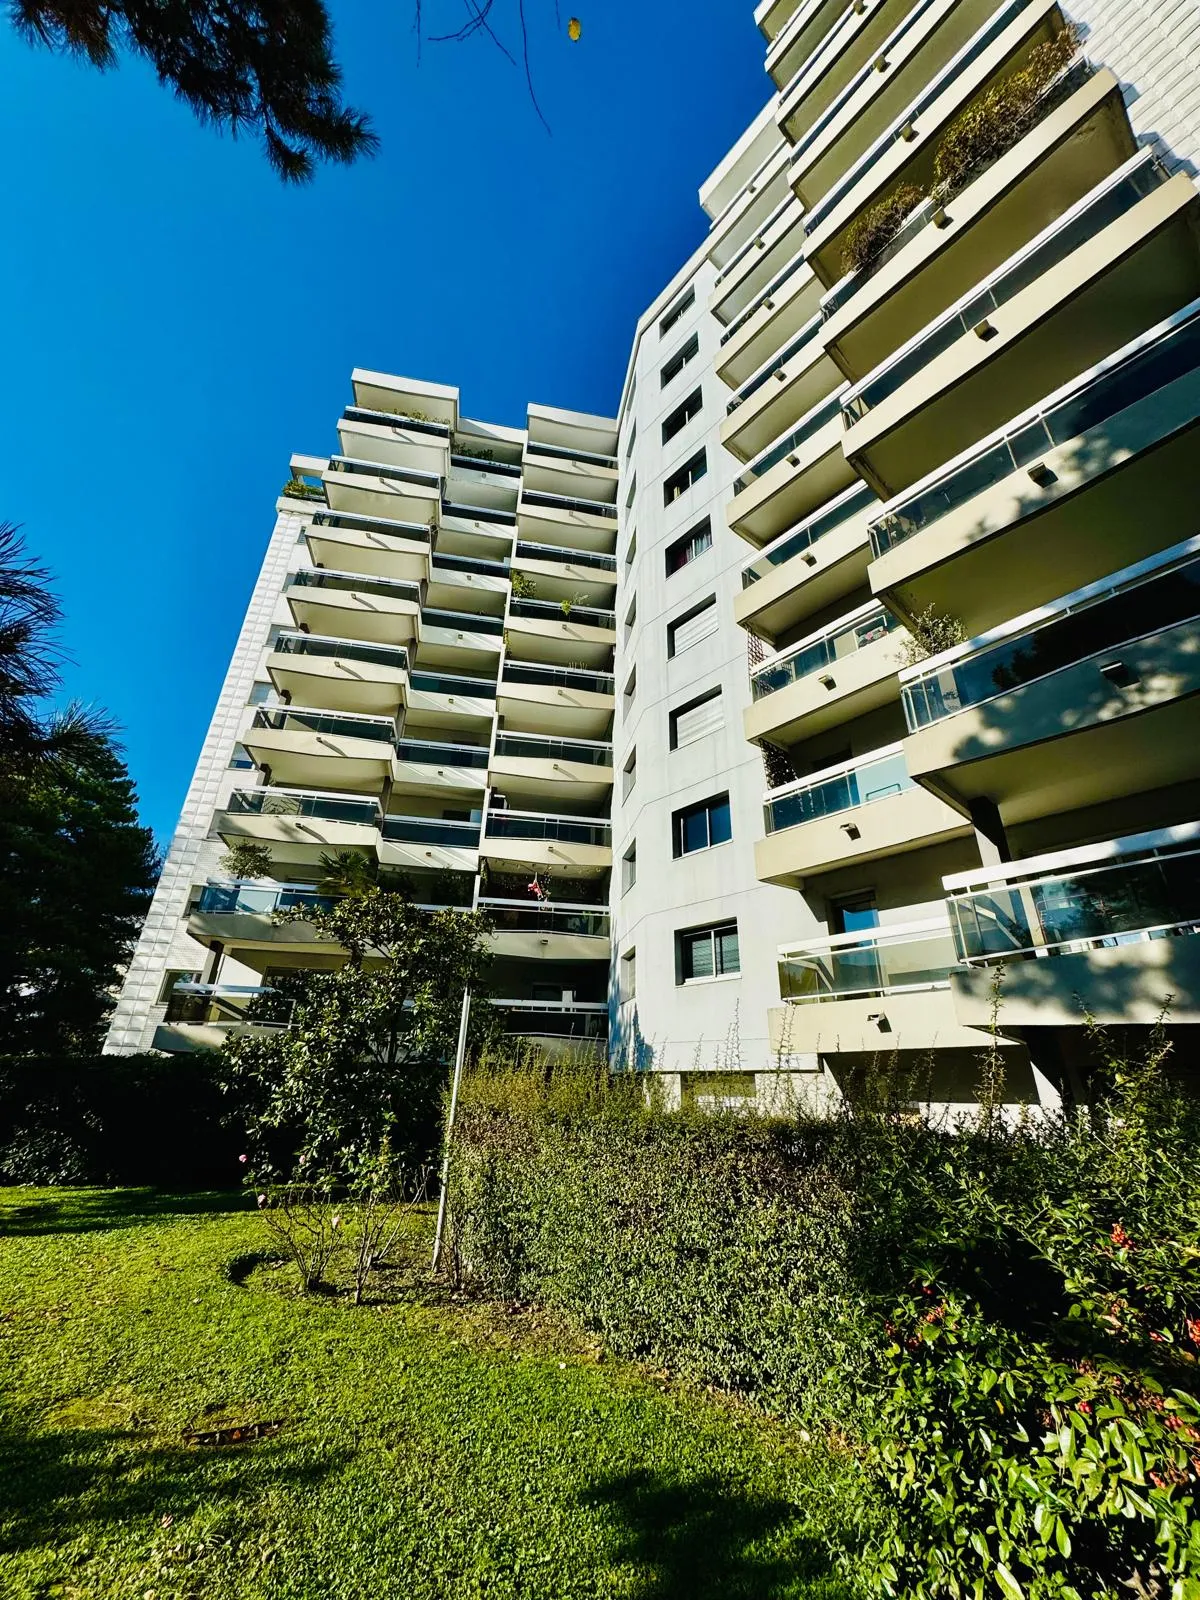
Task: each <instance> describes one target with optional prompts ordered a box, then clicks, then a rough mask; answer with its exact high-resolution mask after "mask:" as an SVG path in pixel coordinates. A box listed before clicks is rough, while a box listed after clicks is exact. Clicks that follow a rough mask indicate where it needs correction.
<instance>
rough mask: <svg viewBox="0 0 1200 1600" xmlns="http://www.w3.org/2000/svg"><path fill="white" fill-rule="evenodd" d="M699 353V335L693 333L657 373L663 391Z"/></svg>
mask: <svg viewBox="0 0 1200 1600" xmlns="http://www.w3.org/2000/svg"><path fill="white" fill-rule="evenodd" d="M699 352H700V335H699V334H696V333H694V334H693V335H692V337H691V338H690V339H689V340H688V342H687V343H686V344H685V345H682V346H681V347H680V348H679V349H678V350H676V352H675V354H674V355H673V356H672V357H671V359H670V361H668V362H667V364H666V366H665V367H664V368H663V369H662V371H661V372H660V373H659V378H660V380H661V382H662V386H663V388H664V389H665V388H666V387H667V385H668V384H669V383H670V381H671V379H672V378H677V377H678V376H679V374H680V373H681V372H682V371H683V369H684V367H686V366H687V364H688V362H689V361H694V360H695V358H696V356H697V355H698V354H699Z"/></svg>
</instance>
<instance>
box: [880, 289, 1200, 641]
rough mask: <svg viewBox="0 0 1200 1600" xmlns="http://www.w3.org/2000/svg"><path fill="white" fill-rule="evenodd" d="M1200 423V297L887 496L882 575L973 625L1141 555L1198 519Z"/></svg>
mask: <svg viewBox="0 0 1200 1600" xmlns="http://www.w3.org/2000/svg"><path fill="white" fill-rule="evenodd" d="M1198 426H1200V300H1197V301H1194V302H1193V303H1192V305H1190V306H1188V307H1186V308H1185V309H1184V310H1183V311H1180V312H1178V313H1176V315H1175V316H1173V317H1170V318H1168V319H1167V320H1166V321H1165V322H1163V323H1162V324H1160V325H1159V326H1158V327H1157V328H1152V329H1151V330H1150V331H1149V332H1148V333H1146V334H1144V335H1142V337H1141V338H1139V339H1135V340H1134V341H1133V342H1132V343H1131V344H1129V345H1127V346H1126V347H1125V349H1124V350H1120V351H1118V352H1117V353H1116V354H1115V355H1113V356H1110V357H1109V358H1108V359H1107V360H1106V361H1103V362H1100V363H1099V364H1098V365H1097V366H1096V367H1094V368H1092V369H1091V370H1090V371H1088V372H1085V373H1083V374H1082V376H1080V377H1079V378H1076V379H1075V380H1073V381H1072V382H1071V383H1069V384H1066V385H1065V386H1064V387H1063V388H1062V389H1060V390H1058V392H1057V393H1055V394H1052V395H1050V396H1049V397H1048V398H1047V399H1045V400H1043V401H1041V402H1040V403H1039V404H1038V405H1036V406H1033V407H1031V408H1030V409H1029V410H1028V411H1026V412H1024V413H1023V414H1022V415H1020V416H1018V417H1016V418H1014V419H1013V420H1012V421H1011V422H1009V423H1007V424H1006V425H1005V427H1004V428H1002V429H1000V430H998V431H997V432H996V433H995V434H993V435H992V436H991V437H990V438H987V439H985V440H983V441H982V442H981V443H980V444H979V445H977V446H975V447H974V448H973V449H971V450H969V451H965V452H964V453H963V454H962V455H961V456H959V457H958V458H957V459H956V460H954V461H951V462H950V463H949V464H948V465H947V466H946V467H944V468H942V469H940V470H939V471H938V472H935V473H931V474H930V475H929V476H928V477H927V478H925V479H923V480H922V481H921V482H920V483H918V484H916V485H915V486H914V487H913V489H911V490H909V491H908V492H907V493H906V494H904V495H901V496H899V497H897V498H896V499H894V500H892V501H891V502H890V503H889V504H887V505H885V506H884V507H883V509H882V511H881V513H880V514H879V515H878V516H877V518H876V520H875V521H874V522H873V524H872V526H871V543H872V549H873V551H874V554H875V556H876V560H875V562H874V563H873V565H872V567H871V584H872V587H873V588H874V589H875V590H876V592H877V593H880V594H882V595H884V596H886V598H887V601H888V604H889V605H891V606H893V607H894V608H896V609H898V610H900V611H901V612H902V613H904V614H907V615H910V616H911V615H913V614H914V613H915V612H917V611H922V610H925V609H926V608H928V607H930V606H933V607H934V608H935V609H936V610H938V611H939V612H940V613H942V614H947V615H950V616H956V617H958V618H960V620H961V621H962V622H963V623H964V624H965V625H966V627H967V630H968V632H970V633H971V634H973V635H974V634H977V633H982V632H984V631H985V630H986V629H987V628H990V627H992V626H994V625H995V624H996V623H997V622H999V621H1001V620H1003V619H1005V618H1008V617H1011V616H1014V615H1016V614H1017V613H1019V612H1020V611H1022V610H1024V609H1025V608H1027V607H1028V604H1029V601H1030V599H1037V598H1040V597H1042V596H1048V595H1054V594H1061V593H1062V592H1063V587H1064V585H1066V586H1067V587H1071V588H1080V587H1083V586H1084V585H1085V584H1087V583H1091V582H1094V581H1095V580H1097V579H1098V578H1100V577H1102V576H1103V575H1104V569H1107V570H1108V571H1111V570H1112V568H1113V567H1114V565H1121V566H1125V565H1130V564H1132V563H1133V562H1135V561H1138V560H1141V559H1142V558H1144V557H1145V556H1148V555H1150V554H1151V553H1153V551H1155V550H1156V549H1162V548H1164V547H1165V546H1168V545H1170V544H1172V543H1174V542H1175V541H1176V540H1178V539H1180V538H1183V537H1184V536H1186V535H1187V534H1189V533H1190V532H1191V531H1192V530H1193V529H1194V528H1195V465H1194V463H1195V454H1196V447H1197V432H1198ZM1151 501H1152V502H1153V505H1154V516H1153V517H1146V516H1144V515H1143V512H1144V508H1145V506H1146V505H1147V504H1148V503H1150V502H1151Z"/></svg>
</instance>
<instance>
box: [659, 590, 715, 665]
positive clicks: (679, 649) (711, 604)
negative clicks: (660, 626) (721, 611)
mask: <svg viewBox="0 0 1200 1600" xmlns="http://www.w3.org/2000/svg"><path fill="white" fill-rule="evenodd" d="M716 631H717V597H716V595H715V594H710V595H709V596H708V598H707V600H701V601H700V602H699V603H698V604H696V605H694V606H692V607H691V608H690V609H689V610H687V611H685V612H684V613H683V614H682V616H678V617H676V618H675V620H674V621H673V622H669V623H668V624H667V659H668V660H672V659H673V658H674V657H675V656H677V655H681V654H682V653H683V651H685V650H690V649H691V648H692V646H693V645H694V644H699V643H700V641H701V639H707V638H708V636H709V635H710V634H712V633H716Z"/></svg>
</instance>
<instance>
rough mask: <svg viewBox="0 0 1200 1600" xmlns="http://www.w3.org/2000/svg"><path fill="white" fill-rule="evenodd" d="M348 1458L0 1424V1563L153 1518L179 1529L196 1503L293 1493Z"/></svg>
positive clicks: (268, 1445)
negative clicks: (308, 1457) (303, 1456)
mask: <svg viewBox="0 0 1200 1600" xmlns="http://www.w3.org/2000/svg"><path fill="white" fill-rule="evenodd" d="M348 1457H349V1452H348V1451H331V1452H330V1453H329V1454H328V1455H327V1456H325V1457H324V1459H322V1460H321V1461H319V1462H314V1461H312V1460H306V1461H304V1462H301V1461H299V1460H297V1459H295V1458H294V1454H293V1451H292V1449H291V1448H289V1444H288V1441H287V1436H286V1432H285V1433H283V1434H281V1435H280V1436H278V1437H277V1438H273V1439H271V1440H269V1441H264V1442H262V1443H257V1444H248V1445H241V1446H231V1447H226V1448H220V1447H217V1448H212V1447H208V1448H206V1447H197V1448H187V1447H186V1446H184V1445H181V1444H173V1443H172V1444H166V1443H159V1442H157V1441H156V1439H155V1437H154V1435H153V1434H151V1433H149V1432H143V1431H130V1430H128V1429H115V1428H114V1429H108V1428H49V1429H41V1428H38V1427H37V1426H36V1425H34V1424H32V1423H31V1424H29V1425H24V1426H23V1425H22V1424H21V1423H20V1422H19V1421H14V1420H13V1419H12V1418H6V1419H3V1420H0V1556H3V1555H8V1554H12V1553H14V1552H16V1551H19V1550H23V1549H29V1548H35V1547H37V1546H41V1545H59V1544H64V1543H66V1542H67V1541H69V1540H71V1539H73V1538H76V1537H77V1536H79V1535H80V1534H87V1533H89V1532H93V1533H102V1532H103V1531H104V1530H105V1529H106V1528H111V1527H114V1526H116V1525H117V1524H122V1523H129V1522H136V1521H137V1520H138V1519H139V1518H151V1519H153V1521H154V1522H162V1520H163V1518H166V1517H169V1518H171V1519H173V1520H174V1521H176V1522H178V1521H179V1520H180V1519H181V1518H183V1517H186V1516H188V1515H190V1514H191V1513H192V1512H194V1511H195V1510H196V1509H197V1507H198V1506H199V1505H201V1504H205V1505H212V1504H213V1503H214V1502H215V1503H227V1504H234V1503H236V1502H238V1501H252V1502H257V1501H258V1500H259V1499H260V1498H261V1497H262V1496H263V1495H264V1494H267V1493H270V1492H273V1491H278V1490H284V1491H296V1492H299V1493H301V1494H303V1493H304V1492H306V1491H308V1490H311V1489H312V1488H313V1487H315V1486H316V1485H317V1484H319V1483H320V1482H321V1480H322V1479H324V1478H325V1477H326V1475H327V1474H329V1473H331V1472H337V1471H339V1470H340V1469H341V1468H342V1466H343V1465H344V1464H345V1462H346V1460H347V1459H348Z"/></svg>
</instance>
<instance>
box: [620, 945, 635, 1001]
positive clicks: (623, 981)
mask: <svg viewBox="0 0 1200 1600" xmlns="http://www.w3.org/2000/svg"><path fill="white" fill-rule="evenodd" d="M620 985H621V988H620V994H621V999H622V1000H632V999H633V997H634V995H635V994H636V993H637V951H636V950H626V952H625V954H624V955H623V956H622V957H621V975H620Z"/></svg>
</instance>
